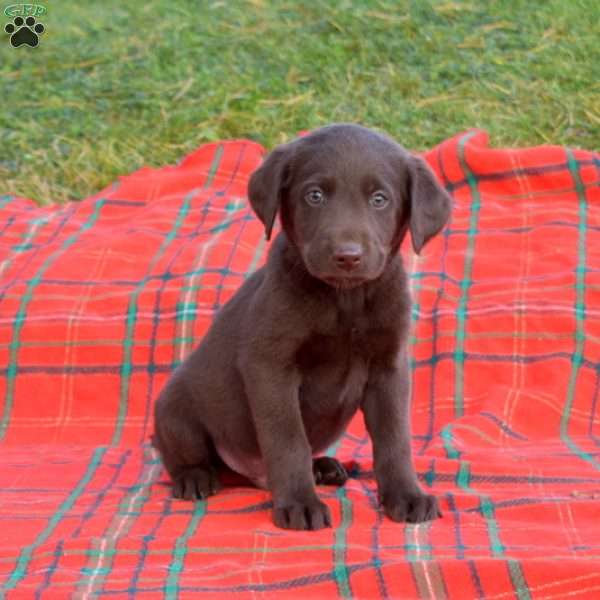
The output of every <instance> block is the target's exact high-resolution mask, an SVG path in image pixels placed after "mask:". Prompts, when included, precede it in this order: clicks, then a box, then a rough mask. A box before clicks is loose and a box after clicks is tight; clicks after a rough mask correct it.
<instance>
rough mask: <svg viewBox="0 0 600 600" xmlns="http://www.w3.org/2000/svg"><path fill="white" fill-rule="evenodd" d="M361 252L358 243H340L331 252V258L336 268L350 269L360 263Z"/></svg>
mask: <svg viewBox="0 0 600 600" xmlns="http://www.w3.org/2000/svg"><path fill="white" fill-rule="evenodd" d="M362 253H363V249H362V246H361V245H360V244H354V243H348V244H340V245H339V246H338V247H337V248H336V249H335V250H334V252H333V260H334V262H335V265H336V267H337V268H338V269H342V270H343V271H352V270H353V269H356V268H357V267H358V266H359V265H360V261H361V259H362Z"/></svg>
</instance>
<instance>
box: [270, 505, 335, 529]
mask: <svg viewBox="0 0 600 600" xmlns="http://www.w3.org/2000/svg"><path fill="white" fill-rule="evenodd" d="M273 522H274V523H275V525H277V527H281V528H282V529H313V530H316V529H323V528H324V527H331V514H330V513H329V507H328V506H327V505H326V504H323V502H321V501H320V500H319V499H318V498H315V499H314V500H307V501H300V502H299V501H291V502H283V503H278V504H276V505H275V506H274V508H273Z"/></svg>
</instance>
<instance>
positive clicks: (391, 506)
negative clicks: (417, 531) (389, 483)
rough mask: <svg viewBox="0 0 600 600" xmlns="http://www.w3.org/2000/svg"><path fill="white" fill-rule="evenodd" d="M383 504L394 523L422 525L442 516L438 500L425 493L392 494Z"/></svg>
mask: <svg viewBox="0 0 600 600" xmlns="http://www.w3.org/2000/svg"><path fill="white" fill-rule="evenodd" d="M382 504H383V509H384V511H385V514H386V515H387V516H388V517H389V518H390V519H392V521H400V522H404V521H406V522H407V523H422V522H423V521H432V520H433V519H438V518H439V517H441V516H442V511H441V510H440V507H439V504H438V501H437V498H436V497H435V496H430V495H429V494H424V493H423V492H413V493H401V492H400V493H397V494H390V495H388V496H387V497H386V498H385V499H384V500H383V501H382Z"/></svg>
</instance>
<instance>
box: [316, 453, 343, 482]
mask: <svg viewBox="0 0 600 600" xmlns="http://www.w3.org/2000/svg"><path fill="white" fill-rule="evenodd" d="M313 475H314V478H315V483H316V484H317V485H337V486H342V485H344V484H345V483H346V481H348V472H347V471H346V469H345V468H344V465H342V463H341V462H340V461H339V460H336V459H335V458H332V457H330V456H319V458H314V459H313Z"/></svg>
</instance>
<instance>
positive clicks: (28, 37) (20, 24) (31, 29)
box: [4, 17, 45, 48]
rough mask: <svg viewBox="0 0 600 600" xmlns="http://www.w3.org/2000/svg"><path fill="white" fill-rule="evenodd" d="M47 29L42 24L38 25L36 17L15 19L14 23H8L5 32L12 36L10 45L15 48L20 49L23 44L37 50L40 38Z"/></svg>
mask: <svg viewBox="0 0 600 600" xmlns="http://www.w3.org/2000/svg"><path fill="white" fill-rule="evenodd" d="M44 30H45V27H44V26H43V25H42V24H41V23H36V21H35V18H34V17H27V18H26V19H23V17H15V18H14V19H13V22H12V23H7V24H6V25H5V27H4V31H6V33H8V34H9V35H10V43H11V45H12V46H13V47H15V48H18V47H19V46H22V45H23V44H27V45H28V46H31V47H32V48H35V47H36V46H37V45H38V43H39V41H40V38H39V36H40V35H41V34H42V33H44Z"/></svg>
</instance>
